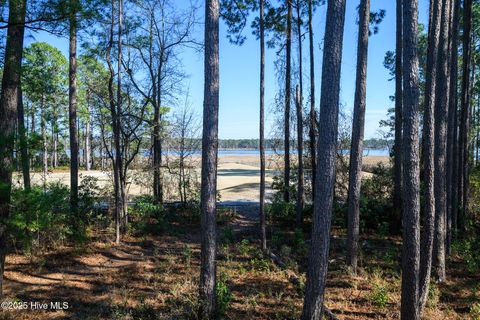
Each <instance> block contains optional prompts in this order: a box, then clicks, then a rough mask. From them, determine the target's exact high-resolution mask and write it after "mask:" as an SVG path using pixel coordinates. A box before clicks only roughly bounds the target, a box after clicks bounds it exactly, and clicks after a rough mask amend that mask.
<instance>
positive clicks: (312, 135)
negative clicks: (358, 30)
mask: <svg viewBox="0 0 480 320" xmlns="http://www.w3.org/2000/svg"><path fill="white" fill-rule="evenodd" d="M312 6H313V5H312V0H309V1H308V42H309V49H310V129H309V138H310V141H309V142H310V165H311V167H312V198H313V195H314V194H315V181H316V176H317V166H316V157H317V152H316V131H317V122H316V119H315V117H316V112H315V59H314V50H315V48H314V45H313V26H312V24H313V22H312V21H313V12H312V11H313V8H312Z"/></svg>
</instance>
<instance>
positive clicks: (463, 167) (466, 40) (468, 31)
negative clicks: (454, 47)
mask: <svg viewBox="0 0 480 320" xmlns="http://www.w3.org/2000/svg"><path fill="white" fill-rule="evenodd" d="M463 24H464V26H463V66H462V96H461V110H462V111H461V122H460V143H459V145H460V150H459V154H460V156H459V163H458V165H459V173H460V174H459V175H458V177H459V181H458V198H459V204H458V206H459V208H460V212H459V215H458V221H457V223H458V228H459V230H464V228H465V212H466V208H467V205H466V202H467V199H466V194H467V193H466V189H467V188H466V186H467V178H468V177H467V175H468V127H469V121H468V120H469V119H468V118H469V113H470V94H471V93H470V74H471V59H472V48H471V38H472V0H465V1H464V9H463Z"/></svg>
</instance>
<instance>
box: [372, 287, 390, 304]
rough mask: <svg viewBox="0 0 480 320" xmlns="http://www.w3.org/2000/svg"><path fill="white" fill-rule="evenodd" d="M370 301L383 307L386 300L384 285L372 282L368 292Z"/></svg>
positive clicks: (386, 292) (386, 293)
mask: <svg viewBox="0 0 480 320" xmlns="http://www.w3.org/2000/svg"><path fill="white" fill-rule="evenodd" d="M369 300H370V302H371V303H372V304H373V305H375V306H376V307H379V308H384V307H385V306H386V305H387V302H388V291H387V288H386V287H385V286H384V285H381V284H378V283H376V284H374V285H373V288H372V291H371V292H370V294H369Z"/></svg>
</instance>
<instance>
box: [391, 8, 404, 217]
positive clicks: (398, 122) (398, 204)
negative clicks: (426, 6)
mask: <svg viewBox="0 0 480 320" xmlns="http://www.w3.org/2000/svg"><path fill="white" fill-rule="evenodd" d="M396 1H397V5H396V12H397V13H396V15H397V20H396V29H397V30H396V45H395V48H396V49H395V144H394V180H395V181H394V190H393V207H394V208H396V209H395V210H396V211H397V212H398V218H399V217H400V216H401V215H400V212H401V211H402V210H401V209H402V123H403V121H402V102H403V83H402V81H403V76H402V57H403V53H402V51H403V49H402V46H403V44H402V32H403V31H402V26H403V18H402V0H396Z"/></svg>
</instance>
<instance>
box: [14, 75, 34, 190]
mask: <svg viewBox="0 0 480 320" xmlns="http://www.w3.org/2000/svg"><path fill="white" fill-rule="evenodd" d="M17 111H18V113H17V121H18V137H19V140H20V157H21V162H22V176H23V188H24V189H25V190H26V191H29V190H30V188H31V185H30V159H29V157H28V146H27V145H28V143H27V133H26V129H25V111H24V108H23V95H22V86H21V84H19V85H18V107H17Z"/></svg>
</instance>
